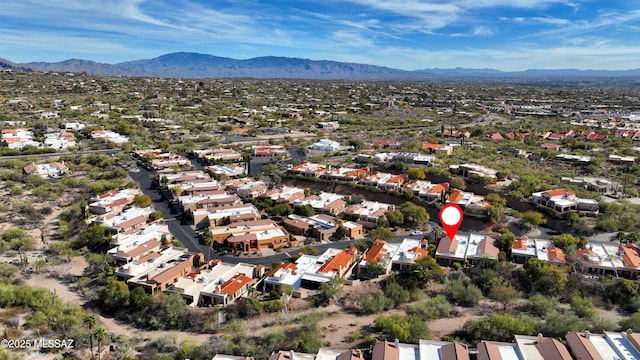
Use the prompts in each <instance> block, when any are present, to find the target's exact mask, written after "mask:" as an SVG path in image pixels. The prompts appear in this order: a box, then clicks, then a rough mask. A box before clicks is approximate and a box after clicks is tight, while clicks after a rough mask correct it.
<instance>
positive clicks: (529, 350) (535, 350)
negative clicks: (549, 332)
mask: <svg viewBox="0 0 640 360" xmlns="http://www.w3.org/2000/svg"><path fill="white" fill-rule="evenodd" d="M514 338H515V341H516V344H517V345H518V350H520V353H521V354H522V357H523V358H524V359H525V360H528V359H531V360H533V359H541V360H542V359H555V360H573V358H572V357H571V354H570V353H569V350H567V347H566V346H565V345H564V344H563V343H562V342H560V340H557V339H554V338H550V337H544V336H542V334H539V335H538V336H525V335H515V336H514Z"/></svg>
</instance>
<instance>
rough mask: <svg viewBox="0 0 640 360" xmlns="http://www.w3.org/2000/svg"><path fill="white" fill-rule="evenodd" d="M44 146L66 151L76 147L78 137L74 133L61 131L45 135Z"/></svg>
mask: <svg viewBox="0 0 640 360" xmlns="http://www.w3.org/2000/svg"><path fill="white" fill-rule="evenodd" d="M44 136H45V139H44V146H46V147H50V148H54V149H66V148H70V147H73V146H76V137H75V135H73V133H70V132H67V131H59V132H55V133H49V134H45V135H44Z"/></svg>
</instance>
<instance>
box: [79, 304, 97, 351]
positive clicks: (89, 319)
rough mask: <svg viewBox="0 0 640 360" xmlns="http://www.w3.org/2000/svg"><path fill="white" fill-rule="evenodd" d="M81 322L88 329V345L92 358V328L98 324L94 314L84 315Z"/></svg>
mask: <svg viewBox="0 0 640 360" xmlns="http://www.w3.org/2000/svg"><path fill="white" fill-rule="evenodd" d="M82 322H83V324H84V326H85V327H86V328H87V329H89V345H90V349H91V357H92V358H93V328H94V327H95V326H96V325H97V324H98V318H96V316H95V315H94V314H89V315H86V316H85V317H84V318H83V319H82Z"/></svg>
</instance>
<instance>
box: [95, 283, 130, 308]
mask: <svg viewBox="0 0 640 360" xmlns="http://www.w3.org/2000/svg"><path fill="white" fill-rule="evenodd" d="M100 300H101V301H102V305H103V306H104V308H105V309H106V310H108V311H113V310H115V309H118V308H122V307H123V306H124V305H125V304H126V303H127V301H128V300H129V287H128V286H127V284H126V283H125V282H124V281H118V280H116V279H114V278H111V277H110V278H108V279H107V286H105V288H104V290H102V294H101V295H100Z"/></svg>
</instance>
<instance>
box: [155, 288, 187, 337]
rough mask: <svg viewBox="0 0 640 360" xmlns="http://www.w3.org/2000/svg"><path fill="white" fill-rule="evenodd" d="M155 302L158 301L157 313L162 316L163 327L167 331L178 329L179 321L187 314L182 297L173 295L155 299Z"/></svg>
mask: <svg viewBox="0 0 640 360" xmlns="http://www.w3.org/2000/svg"><path fill="white" fill-rule="evenodd" d="M156 300H158V301H159V305H158V307H157V313H158V314H162V322H163V324H164V326H165V327H166V328H169V329H175V328H179V327H180V324H181V321H182V320H183V319H184V318H185V315H186V313H187V308H186V304H185V303H184V300H183V299H182V296H180V294H177V293H173V294H170V295H167V296H159V297H156Z"/></svg>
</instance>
